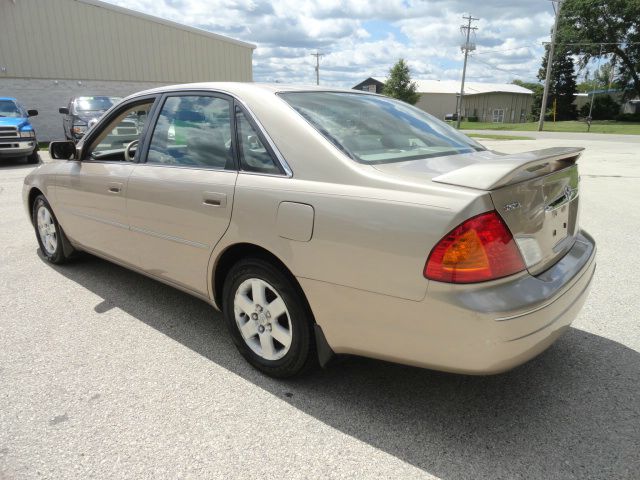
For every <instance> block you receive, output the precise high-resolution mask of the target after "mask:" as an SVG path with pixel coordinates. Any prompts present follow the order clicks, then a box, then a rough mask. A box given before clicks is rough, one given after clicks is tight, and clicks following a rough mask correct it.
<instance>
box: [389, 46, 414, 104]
mask: <svg viewBox="0 0 640 480" xmlns="http://www.w3.org/2000/svg"><path fill="white" fill-rule="evenodd" d="M416 89H417V85H416V82H412V81H411V72H410V71H409V65H407V63H406V62H405V61H404V59H403V58H401V59H400V60H398V61H397V62H396V64H395V65H394V66H393V67H391V69H390V70H389V76H388V77H387V81H386V82H385V84H384V89H383V90H382V93H383V94H385V95H387V96H388V97H392V98H397V99H399V100H402V101H403V102H407V103H410V104H411V105H415V104H416V103H417V102H418V100H420V94H419V93H418V92H417V91H416Z"/></svg>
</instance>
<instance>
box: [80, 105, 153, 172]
mask: <svg viewBox="0 0 640 480" xmlns="http://www.w3.org/2000/svg"><path fill="white" fill-rule="evenodd" d="M152 105H153V100H145V101H142V102H138V103H136V104H135V105H132V106H130V107H128V108H126V109H125V110H123V111H122V112H120V113H119V114H118V116H117V117H116V118H114V119H113V120H111V121H110V122H109V123H108V124H107V125H105V126H104V127H103V128H102V129H101V130H100V131H99V133H98V136H97V137H96V138H95V139H94V140H93V141H92V142H91V146H90V147H89V149H88V151H87V155H88V156H89V157H90V158H92V159H93V160H116V161H124V160H125V149H126V148H127V147H129V155H130V158H132V155H133V154H134V153H135V151H136V146H137V144H136V143H134V144H132V142H137V141H138V140H140V137H141V136H142V132H143V129H144V125H145V123H146V122H147V118H148V117H149V110H151V106H152Z"/></svg>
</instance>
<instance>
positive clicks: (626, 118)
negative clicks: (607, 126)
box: [616, 113, 640, 122]
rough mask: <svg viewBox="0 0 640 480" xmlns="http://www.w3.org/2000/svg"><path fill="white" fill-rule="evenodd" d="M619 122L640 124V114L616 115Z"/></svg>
mask: <svg viewBox="0 0 640 480" xmlns="http://www.w3.org/2000/svg"><path fill="white" fill-rule="evenodd" d="M616 120H617V121H618V122H640V113H621V114H619V115H616Z"/></svg>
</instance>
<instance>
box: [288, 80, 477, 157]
mask: <svg viewBox="0 0 640 480" xmlns="http://www.w3.org/2000/svg"><path fill="white" fill-rule="evenodd" d="M280 96H281V97H282V98H283V99H284V100H285V101H286V102H287V103H289V105H291V106H292V107H293V108H294V109H295V110H296V111H297V112H298V113H299V114H300V115H302V116H303V117H304V118H305V119H306V120H307V121H308V122H309V123H310V124H311V125H313V126H314V127H315V128H316V129H317V130H318V131H319V132H320V133H321V134H322V135H324V136H325V137H326V138H327V140H329V141H330V142H331V143H333V144H334V145H335V146H336V147H338V148H339V149H340V150H342V151H343V152H344V153H345V154H347V155H348V156H349V157H351V158H352V159H354V160H357V161H359V162H362V163H371V164H373V163H389V162H402V161H406V160H416V159H420V158H428V157H438V156H443V155H456V154H459V153H469V152H474V151H479V150H485V148H484V147H482V146H481V145H480V144H478V143H476V142H475V141H473V140H471V139H470V138H468V137H467V136H465V135H463V134H461V133H459V132H458V131H457V130H454V129H453V128H451V127H449V126H448V125H447V124H446V123H444V122H441V121H440V120H438V119H436V118H435V117H433V116H431V115H429V114H428V113H426V112H424V111H422V110H419V109H417V108H415V107H412V106H411V105H409V104H407V103H404V102H401V101H399V100H393V99H390V98H387V97H382V96H377V95H365V94H358V93H343V92H291V93H281V94H280Z"/></svg>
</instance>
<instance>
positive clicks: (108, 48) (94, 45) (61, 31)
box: [0, 0, 254, 83]
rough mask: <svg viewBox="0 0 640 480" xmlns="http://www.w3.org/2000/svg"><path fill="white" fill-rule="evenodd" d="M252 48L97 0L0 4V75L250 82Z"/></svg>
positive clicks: (8, 1) (22, 0)
mask: <svg viewBox="0 0 640 480" xmlns="http://www.w3.org/2000/svg"><path fill="white" fill-rule="evenodd" d="M253 48H254V46H253V45H251V44H249V43H244V42H240V41H237V40H232V39H228V38H226V37H222V36H219V35H214V34H210V33H208V32H204V31H198V30H197V29H193V28H189V27H181V26H178V25H176V24H173V23H172V22H165V21H163V20H160V19H154V18H153V17H149V16H147V15H143V14H139V13H136V12H132V11H130V10H125V9H122V8H119V7H115V6H112V5H104V4H102V3H101V2H98V1H90V0H85V1H77V0H16V1H15V2H13V1H11V0H3V1H2V2H0V78H3V77H17V78H54V79H70V80H122V81H134V82H135V81H139V82H162V83H181V82H198V81H213V80H220V81H251V80H252V79H253V78H252V77H253V75H252V67H251V58H252V53H253Z"/></svg>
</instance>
